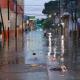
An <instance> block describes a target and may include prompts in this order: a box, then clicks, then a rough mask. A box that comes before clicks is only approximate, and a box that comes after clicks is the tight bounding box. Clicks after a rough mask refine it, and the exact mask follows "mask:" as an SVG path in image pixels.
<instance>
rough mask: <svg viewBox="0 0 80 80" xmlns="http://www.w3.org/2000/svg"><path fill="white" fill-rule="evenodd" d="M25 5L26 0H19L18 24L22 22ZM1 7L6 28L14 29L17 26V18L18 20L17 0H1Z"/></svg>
mask: <svg viewBox="0 0 80 80" xmlns="http://www.w3.org/2000/svg"><path fill="white" fill-rule="evenodd" d="M8 5H9V7H8ZM23 5H24V0H17V25H18V26H20V25H21V23H22V15H23V13H24V7H23ZM0 7H1V11H2V17H3V23H4V27H5V29H7V28H8V27H10V29H13V28H14V27H15V20H16V0H0ZM8 10H9V12H8ZM8 16H9V19H8ZM0 18H1V17H0ZM0 20H1V19H0ZM9 23H10V24H9Z"/></svg>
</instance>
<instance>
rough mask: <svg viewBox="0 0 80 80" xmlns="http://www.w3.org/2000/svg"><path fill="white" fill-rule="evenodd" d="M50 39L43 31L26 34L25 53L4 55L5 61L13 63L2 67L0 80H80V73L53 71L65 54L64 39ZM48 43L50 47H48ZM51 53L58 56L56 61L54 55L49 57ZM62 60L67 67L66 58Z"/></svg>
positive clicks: (0, 67) (59, 37) (55, 37)
mask: <svg viewBox="0 0 80 80" xmlns="http://www.w3.org/2000/svg"><path fill="white" fill-rule="evenodd" d="M50 38H51V39H50ZM50 38H49V39H46V38H44V37H43V30H42V29H38V30H35V31H30V32H28V33H24V49H23V51H22V52H21V53H20V52H19V53H15V54H14V55H12V57H11V56H9V55H10V54H13V53H7V54H6V53H5V54H4V56H5V57H4V59H5V61H7V60H8V58H9V61H11V62H12V63H9V64H4V65H0V80H37V79H38V80H80V77H79V74H80V72H79V71H75V70H70V69H68V70H67V71H54V70H51V68H54V67H55V66H56V67H59V66H60V65H59V64H60V55H61V54H64V37H62V38H61V36H60V35H55V36H54V37H53V38H52V37H50ZM49 40H50V41H51V42H50V41H49ZM48 41H49V46H48V45H46V44H47V42H48ZM50 43H51V44H50ZM52 43H54V45H52ZM49 49H51V50H49ZM49 51H51V52H53V53H54V54H55V55H56V56H58V57H57V58H56V60H55V59H54V55H49ZM33 53H36V55H33ZM6 56H7V57H6ZM0 57H1V55H0ZM1 58H3V57H1ZM63 59H64V60H63ZM62 60H63V62H62V64H65V65H67V64H66V63H65V60H67V59H66V58H64V56H63V58H62ZM2 61H3V59H2ZM5 61H3V62H5ZM67 61H68V60H67ZM67 68H68V67H67Z"/></svg>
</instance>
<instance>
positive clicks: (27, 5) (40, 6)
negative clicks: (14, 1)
mask: <svg viewBox="0 0 80 80" xmlns="http://www.w3.org/2000/svg"><path fill="white" fill-rule="evenodd" d="M18 6H32V7H33V6H40V7H41V6H44V5H24V4H20V5H18Z"/></svg>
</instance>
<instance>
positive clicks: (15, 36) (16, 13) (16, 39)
mask: <svg viewBox="0 0 80 80" xmlns="http://www.w3.org/2000/svg"><path fill="white" fill-rule="evenodd" d="M15 3H16V8H15V9H16V14H15V50H16V51H17V0H16V1H15Z"/></svg>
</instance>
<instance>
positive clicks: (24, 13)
mask: <svg viewBox="0 0 80 80" xmlns="http://www.w3.org/2000/svg"><path fill="white" fill-rule="evenodd" d="M24 14H26V15H35V16H45V15H42V14H27V13H24Z"/></svg>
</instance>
